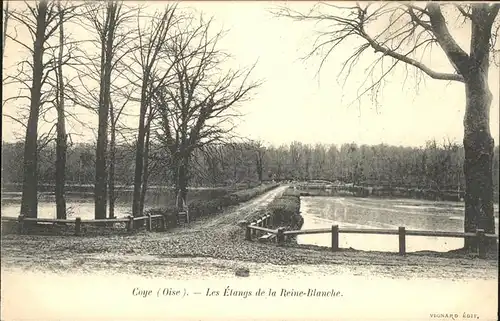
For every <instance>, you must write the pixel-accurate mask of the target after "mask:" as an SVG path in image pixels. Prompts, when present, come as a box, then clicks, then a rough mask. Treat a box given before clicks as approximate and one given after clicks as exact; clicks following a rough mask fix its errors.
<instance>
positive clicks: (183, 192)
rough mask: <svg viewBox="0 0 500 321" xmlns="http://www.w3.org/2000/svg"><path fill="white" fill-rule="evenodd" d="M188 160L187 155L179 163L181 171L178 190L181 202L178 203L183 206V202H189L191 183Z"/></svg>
mask: <svg viewBox="0 0 500 321" xmlns="http://www.w3.org/2000/svg"><path fill="white" fill-rule="evenodd" d="M188 162H189V159H188V157H187V156H185V157H183V158H182V159H181V161H180V164H179V173H178V175H179V176H178V180H177V192H178V193H179V197H180V201H181V203H179V204H178V206H179V207H181V208H182V206H183V202H186V203H187V193H188V184H189V173H188Z"/></svg>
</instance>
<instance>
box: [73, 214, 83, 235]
mask: <svg viewBox="0 0 500 321" xmlns="http://www.w3.org/2000/svg"><path fill="white" fill-rule="evenodd" d="M81 228H82V219H81V218H80V217H77V218H76V219H75V235H76V236H80V234H81Z"/></svg>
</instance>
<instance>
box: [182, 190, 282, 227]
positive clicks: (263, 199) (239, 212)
mask: <svg viewBox="0 0 500 321" xmlns="http://www.w3.org/2000/svg"><path fill="white" fill-rule="evenodd" d="M287 187H288V186H279V187H277V188H275V189H273V190H271V191H269V192H266V193H264V194H263V195H261V196H258V197H256V198H254V199H252V200H250V201H248V202H246V203H243V204H240V205H236V206H231V207H229V208H227V209H225V210H224V211H223V212H222V213H220V214H218V215H215V216H206V217H203V218H201V219H198V220H196V221H194V222H192V223H191V224H189V225H187V226H186V227H182V228H176V229H173V230H172V232H173V233H178V232H182V233H186V232H188V233H189V232H195V231H199V230H202V229H213V228H216V227H217V228H220V227H222V226H224V225H226V226H227V225H229V226H233V225H235V224H236V223H238V221H240V220H244V219H246V218H248V217H249V216H251V215H253V214H254V213H255V212H257V211H258V210H261V209H264V208H265V207H266V206H267V204H269V202H271V201H272V200H273V199H274V198H275V197H276V196H278V195H281V194H282V193H283V192H284V191H285V189H286V188H287Z"/></svg>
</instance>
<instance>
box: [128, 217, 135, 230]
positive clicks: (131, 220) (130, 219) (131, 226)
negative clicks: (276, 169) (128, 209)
mask: <svg viewBox="0 0 500 321" xmlns="http://www.w3.org/2000/svg"><path fill="white" fill-rule="evenodd" d="M133 229H134V217H133V216H132V215H129V216H128V222H127V232H132V230H133Z"/></svg>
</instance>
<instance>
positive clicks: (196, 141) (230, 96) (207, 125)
mask: <svg viewBox="0 0 500 321" xmlns="http://www.w3.org/2000/svg"><path fill="white" fill-rule="evenodd" d="M211 23H212V20H209V21H204V20H203V18H202V17H200V20H199V22H198V21H196V19H194V18H191V19H190V23H189V25H188V27H187V30H188V32H186V33H184V34H180V35H179V36H178V37H177V38H176V42H175V43H174V44H173V45H172V48H171V50H170V51H171V55H170V56H169V59H170V60H171V63H172V66H173V71H172V74H173V77H174V81H172V84H171V85H170V86H163V87H162V88H161V90H159V91H158V92H157V94H156V95H155V99H156V103H157V105H158V108H159V111H160V114H161V118H160V123H161V130H159V131H158V132H157V134H158V135H157V138H158V139H160V141H161V142H162V143H163V145H164V146H165V147H166V149H167V150H168V152H169V154H170V157H171V169H172V171H173V175H172V176H173V177H174V183H175V187H176V191H177V195H178V199H179V202H180V204H179V205H182V203H183V202H186V197H187V187H188V180H189V164H190V158H191V156H192V153H193V151H194V150H195V149H197V148H200V147H201V146H203V145H206V144H210V143H213V142H216V141H220V140H221V139H223V138H224V136H227V135H229V133H230V132H231V130H232V128H233V126H232V122H231V121H232V120H233V119H234V117H236V116H238V115H239V113H238V111H237V109H236V106H237V105H238V104H239V103H241V102H243V101H245V100H247V99H249V96H250V93H251V92H252V91H253V90H254V89H256V88H257V87H258V86H259V83H258V82H251V81H250V80H249V77H250V74H251V71H252V69H253V67H252V68H250V69H248V70H244V69H242V70H236V71H235V70H229V71H227V72H224V71H223V69H222V67H221V65H222V64H223V63H224V62H225V61H226V60H227V57H228V55H227V54H226V53H224V52H222V51H220V50H219V49H218V48H217V45H218V41H219V40H220V38H221V36H222V32H218V33H216V34H215V35H214V36H211ZM184 28H185V27H184Z"/></svg>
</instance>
